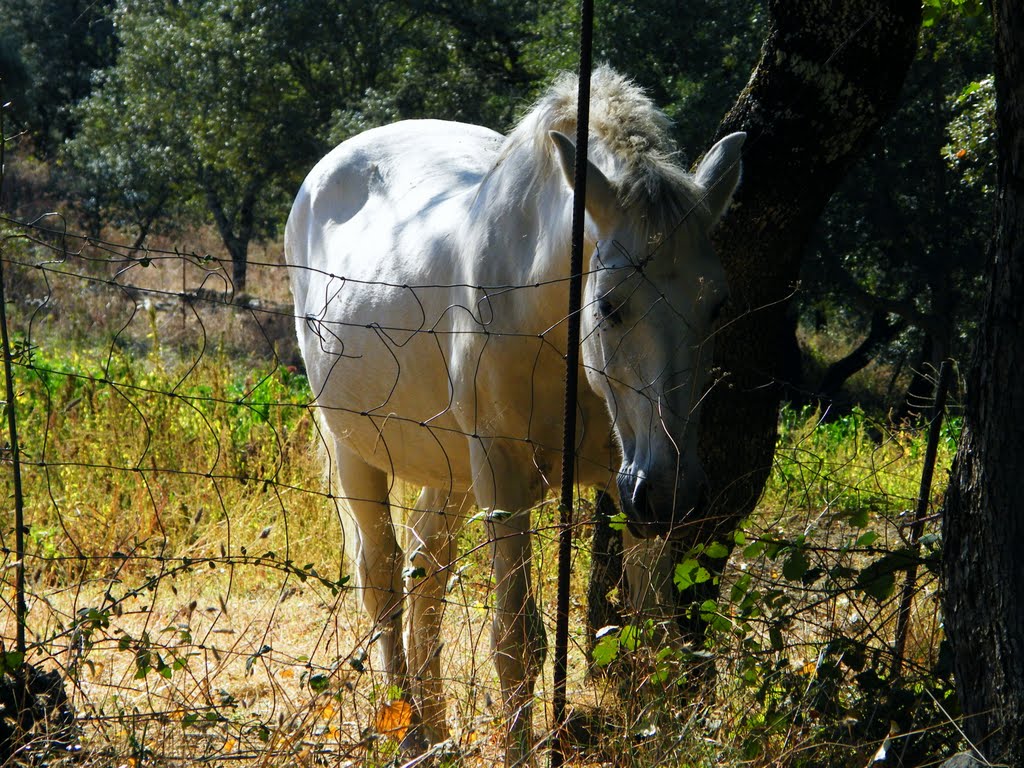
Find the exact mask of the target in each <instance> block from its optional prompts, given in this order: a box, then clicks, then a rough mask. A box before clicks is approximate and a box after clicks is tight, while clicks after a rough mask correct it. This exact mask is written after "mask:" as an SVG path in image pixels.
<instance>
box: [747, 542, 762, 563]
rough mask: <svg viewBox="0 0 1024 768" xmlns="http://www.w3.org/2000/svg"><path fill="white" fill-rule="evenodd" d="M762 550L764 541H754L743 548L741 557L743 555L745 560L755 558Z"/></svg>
mask: <svg viewBox="0 0 1024 768" xmlns="http://www.w3.org/2000/svg"><path fill="white" fill-rule="evenodd" d="M763 552H764V542H763V541H755V542H754V543H753V544H751V545H750V546H748V547H745V548H744V550H743V557H745V558H746V559H747V560H756V559H757V558H759V557H760V556H761V554H762V553H763Z"/></svg>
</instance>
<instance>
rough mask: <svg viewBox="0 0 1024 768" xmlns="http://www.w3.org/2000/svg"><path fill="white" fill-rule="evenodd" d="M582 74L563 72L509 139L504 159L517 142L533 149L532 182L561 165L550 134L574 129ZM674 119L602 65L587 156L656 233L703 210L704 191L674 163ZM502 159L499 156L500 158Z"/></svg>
mask: <svg viewBox="0 0 1024 768" xmlns="http://www.w3.org/2000/svg"><path fill="white" fill-rule="evenodd" d="M578 87H579V78H578V77H577V76H576V75H575V74H572V73H563V74H562V75H561V76H559V77H558V78H557V79H556V80H555V82H554V83H553V84H552V85H551V86H550V87H549V88H548V90H547V91H546V93H545V94H544V95H543V96H541V98H540V99H539V100H538V101H537V102H536V103H535V104H534V106H533V108H532V109H531V110H530V111H529V112H528V113H527V114H526V115H525V116H524V117H523V118H522V119H521V120H520V121H519V123H518V124H517V125H516V126H515V128H513V130H512V131H511V132H510V133H509V135H508V137H507V138H506V140H505V146H504V148H503V151H502V153H501V157H502V158H504V157H506V156H507V155H508V154H510V153H511V152H513V151H515V150H516V149H518V148H524V147H527V148H529V149H530V150H532V152H533V156H534V163H535V166H534V167H535V174H536V178H535V184H537V183H540V182H541V181H542V180H544V179H547V178H550V176H549V174H551V173H561V171H560V170H559V168H558V166H557V163H556V160H555V157H554V152H553V149H552V145H551V139H550V137H549V132H550V131H553V130H555V131H560V132H561V133H564V134H566V135H567V136H569V137H571V138H575V135H576V123H577V116H578V113H577V105H576V99H577V95H578ZM671 126H672V122H671V120H669V118H668V116H667V115H665V113H664V112H662V111H661V110H660V109H658V107H657V106H655V104H654V102H653V101H651V99H650V97H648V96H647V94H646V93H645V92H644V90H643V89H642V88H641V87H640V86H638V85H637V84H636V83H634V82H633V81H632V80H630V79H629V78H627V77H625V76H623V75H621V74H619V73H618V72H616V71H615V70H613V69H612V68H611V67H609V66H607V65H605V66H601V67H598V68H597V69H595V70H594V72H593V73H592V75H591V79H590V152H589V154H590V157H591V159H592V160H595V161H596V163H597V165H598V166H599V167H600V168H601V169H602V171H604V172H605V174H606V175H607V176H608V179H609V181H611V183H612V184H613V185H614V187H615V189H616V192H617V194H618V199H619V204H620V205H621V206H622V207H623V209H630V208H634V207H636V208H635V209H634V210H635V211H636V213H637V214H639V216H640V217H641V218H642V219H644V220H645V221H646V224H647V226H648V227H649V228H650V229H651V235H652V237H656V236H658V235H663V234H667V233H668V232H671V231H672V230H673V229H674V228H675V227H676V226H678V225H679V223H680V222H681V221H682V220H683V218H685V217H686V216H687V215H689V214H690V213H691V212H693V211H694V210H695V209H696V210H698V211H700V212H701V214H702V215H706V211H707V207H706V205H704V203H703V200H702V193H701V189H700V188H699V186H697V184H696V183H695V182H694V181H693V177H692V176H691V175H690V174H689V173H687V172H686V171H685V170H684V169H683V168H681V167H680V166H679V164H678V162H677V157H678V154H679V153H678V149H677V147H676V143H675V140H674V139H673V138H672V135H671ZM500 162H501V161H500V160H499V163H500Z"/></svg>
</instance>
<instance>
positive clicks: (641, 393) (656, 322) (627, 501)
mask: <svg viewBox="0 0 1024 768" xmlns="http://www.w3.org/2000/svg"><path fill="white" fill-rule="evenodd" d="M551 137H552V140H553V142H554V145H555V147H556V152H557V154H558V157H559V161H560V163H561V165H562V170H563V172H564V173H565V175H566V177H567V178H569V179H570V183H571V178H572V170H573V165H574V153H575V147H574V145H573V143H572V141H571V140H570V139H568V138H567V137H566V136H564V135H563V134H560V133H557V132H552V134H551ZM744 138H745V135H744V134H742V133H734V134H731V135H730V136H726V137H725V138H724V139H722V140H721V141H719V142H718V143H717V144H716V145H715V146H714V147H713V148H712V149H711V150H710V151H709V152H708V153H707V155H706V156H705V158H704V159H703V161H702V162H701V163H700V165H699V166H698V169H697V171H696V173H695V174H694V175H693V176H690V175H689V174H686V173H684V172H683V171H682V170H681V169H678V168H676V167H675V166H673V165H671V164H670V163H669V162H668V161H667V160H666V159H665V158H663V157H655V158H653V160H651V159H648V162H647V163H646V165H644V164H641V165H640V166H639V167H640V168H641V170H640V174H641V175H642V178H632V179H631V178H626V177H625V176H624V173H626V174H628V173H629V171H628V170H627V171H626V172H623V171H622V166H621V165H620V166H617V165H616V164H615V162H614V161H613V162H604V163H602V164H603V165H605V166H606V167H607V168H608V169H609V172H608V173H607V174H606V173H605V172H602V170H600V169H599V168H598V167H597V165H596V164H595V163H594V162H590V164H589V167H588V171H587V200H586V208H587V213H588V216H589V219H590V223H591V225H592V227H591V243H590V245H591V246H592V250H591V252H590V256H589V265H588V267H587V269H586V282H585V288H584V297H583V315H582V318H581V320H582V323H581V339H582V341H581V351H582V358H583V363H584V366H585V370H586V376H587V380H588V383H589V385H590V387H591V388H592V389H593V390H594V391H595V392H596V393H597V394H598V395H599V396H600V397H601V398H603V399H604V401H605V403H606V404H607V407H608V411H609V414H610V416H611V421H612V427H613V430H614V434H615V437H616V440H617V442H618V445H619V447H620V449H621V453H622V462H621V465H620V467H619V470H618V474H617V483H616V484H617V486H618V492H619V499H620V503H621V507H622V509H623V511H624V512H625V514H626V517H627V523H628V525H629V528H630V530H631V531H632V532H633V533H634V534H635V535H637V536H641V537H645V538H648V537H653V536H659V535H671V534H672V533H673V530H676V531H678V530H679V529H678V526H679V525H680V524H681V523H683V521H684V520H685V519H686V518H687V517H690V516H694V515H700V514H701V513H702V511H703V510H704V508H705V507H706V505H707V479H706V475H705V474H704V470H703V468H702V466H701V463H700V460H699V458H698V455H697V438H698V424H699V417H700V403H701V400H702V399H703V397H704V395H705V393H706V391H707V387H708V382H709V377H710V373H711V358H712V340H713V335H712V329H713V326H714V323H715V320H716V317H717V315H718V313H719V311H720V310H721V307H722V305H723V303H724V302H725V300H726V298H727V296H728V288H727V285H726V276H725V271H724V269H723V267H722V264H721V262H720V261H719V259H718V257H717V256H716V254H715V251H714V249H713V247H712V245H711V237H710V235H711V231H712V229H713V228H714V226H715V225H716V224H717V223H718V221H719V219H721V217H722V215H723V214H724V213H725V211H726V209H727V208H728V205H729V202H730V200H731V199H732V195H733V192H734V190H735V188H736V186H737V184H738V182H739V177H740V151H741V148H742V145H743V140H744ZM598 153H600V149H599V150H598ZM595 156H596V155H594V154H592V157H595ZM626 167H627V168H628V166H626Z"/></svg>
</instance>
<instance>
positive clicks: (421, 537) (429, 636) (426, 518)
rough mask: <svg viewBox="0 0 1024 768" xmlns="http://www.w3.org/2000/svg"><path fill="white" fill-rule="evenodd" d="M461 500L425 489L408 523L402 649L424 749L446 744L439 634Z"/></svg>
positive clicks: (458, 523)
mask: <svg viewBox="0 0 1024 768" xmlns="http://www.w3.org/2000/svg"><path fill="white" fill-rule="evenodd" d="M465 500H466V497H465V496H464V495H457V494H451V495H450V494H448V493H447V492H444V491H439V490H436V489H433V488H424V489H423V492H422V493H421V494H420V497H419V499H418V500H417V502H416V506H415V508H414V509H413V512H412V514H411V515H410V518H409V530H408V536H407V542H406V548H405V549H406V552H407V553H408V560H409V562H408V566H409V569H410V570H409V571H407V573H408V574H409V575H408V576H407V577H406V580H405V587H406V593H407V594H408V597H409V613H408V616H407V617H406V624H405V649H406V656H407V658H408V662H409V680H410V685H411V688H412V695H413V701H414V702H415V704H416V707H417V710H418V713H419V717H420V722H421V723H422V724H423V727H424V733H423V735H424V737H425V739H426V741H427V742H429V743H434V742H438V741H443V740H445V739H446V738H448V725H447V723H446V721H445V700H444V692H443V690H442V686H441V658H440V654H441V642H440V632H441V618H442V615H443V614H444V606H445V599H444V596H445V591H446V588H447V586H448V577H449V575H450V569H449V566H450V565H451V563H452V561H453V560H454V559H455V555H456V542H455V536H456V535H457V534H458V532H459V529H461V528H462V524H463V522H464V518H463V514H464V509H463V507H464V505H465Z"/></svg>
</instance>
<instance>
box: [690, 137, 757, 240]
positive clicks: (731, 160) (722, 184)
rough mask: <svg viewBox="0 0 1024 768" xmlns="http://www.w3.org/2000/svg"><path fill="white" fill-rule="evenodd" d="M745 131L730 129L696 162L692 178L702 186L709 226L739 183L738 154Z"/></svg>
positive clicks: (712, 223)
mask: <svg viewBox="0 0 1024 768" xmlns="http://www.w3.org/2000/svg"><path fill="white" fill-rule="evenodd" d="M746 138H747V134H745V133H730V134H729V135H728V136H726V137H725V138H724V139H722V140H720V141H719V142H718V143H717V144H715V146H713V147H712V148H711V149H710V150H709V151H708V153H707V154H706V155H704V159H703V160H701V161H700V165H699V166H697V173H696V175H695V177H696V181H697V183H698V184H700V185H701V186H702V187H704V189H705V197H704V201H705V202H706V203H707V205H708V208H709V209H711V226H714V225H715V224H717V223H718V220H719V219H720V218H722V216H723V215H724V214H725V212H726V210H727V209H728V208H729V203H730V202H732V193H733V192H735V191H736V187H737V185H739V183H740V166H741V162H740V158H741V155H742V152H741V150H742V149H743V140H744V139H746Z"/></svg>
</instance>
